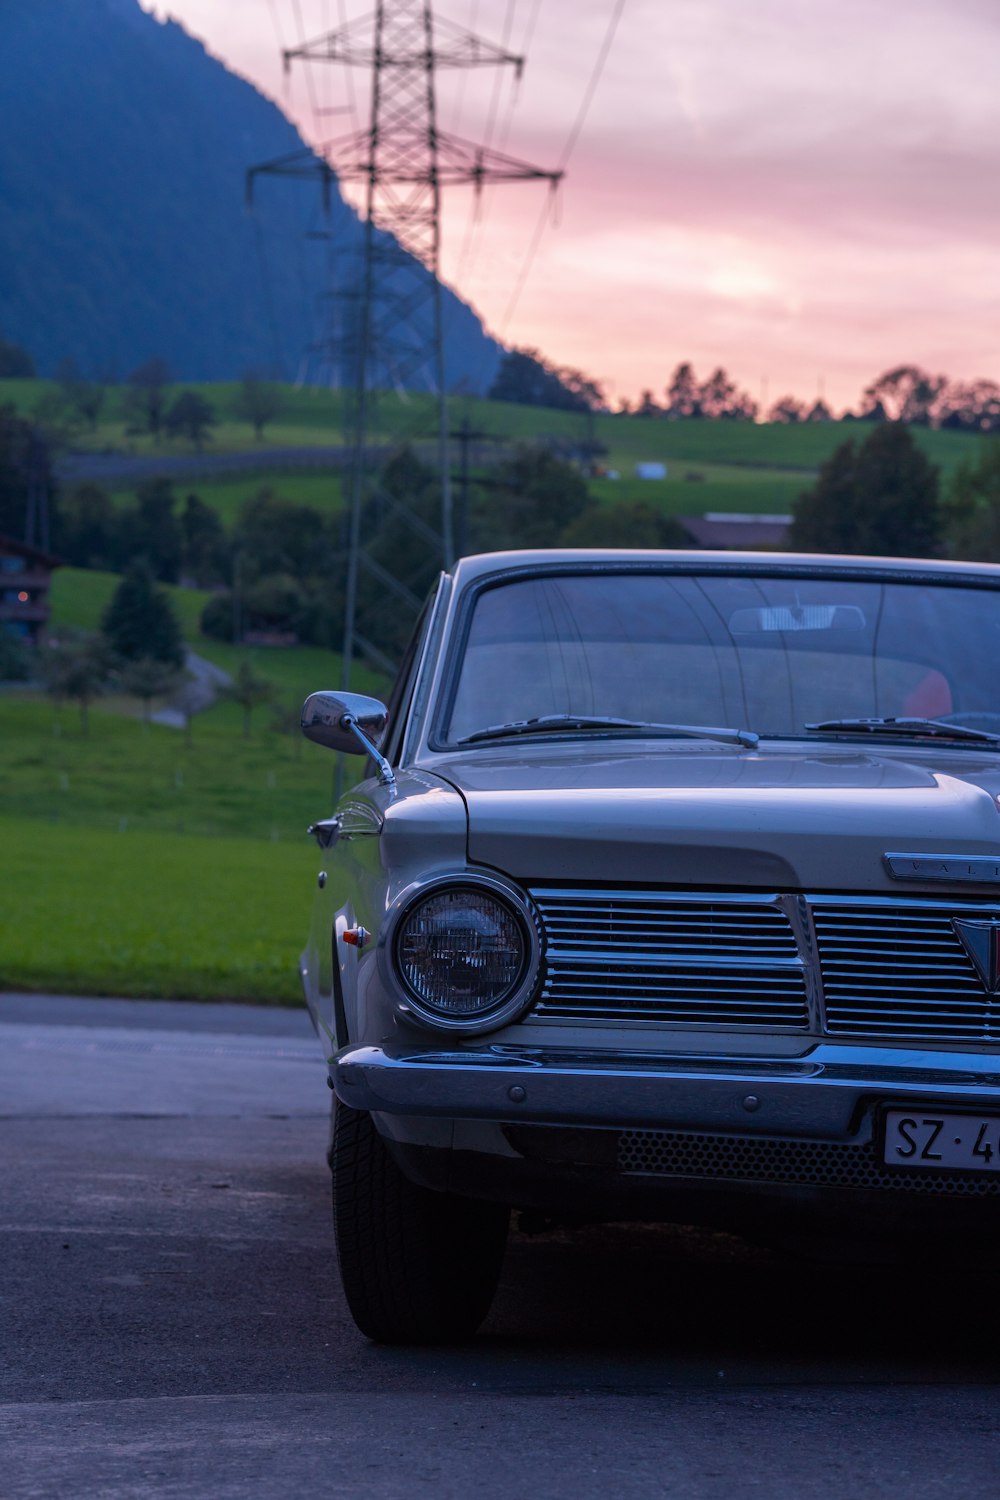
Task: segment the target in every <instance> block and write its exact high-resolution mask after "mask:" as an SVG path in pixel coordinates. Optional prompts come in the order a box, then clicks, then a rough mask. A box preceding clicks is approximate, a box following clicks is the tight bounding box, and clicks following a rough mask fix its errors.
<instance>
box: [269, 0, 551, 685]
mask: <svg viewBox="0 0 1000 1500" xmlns="http://www.w3.org/2000/svg"><path fill="white" fill-rule="evenodd" d="M283 59H284V64H285V68H286V70H287V69H288V68H289V67H290V66H291V64H292V62H293V61H295V60H301V61H303V62H305V63H307V64H309V63H313V62H317V63H318V62H323V63H338V64H346V65H347V66H350V67H361V68H368V69H370V70H371V73H372V89H371V110H370V119H369V125H368V128H367V129H366V130H359V131H354V132H352V133H351V134H349V135H345V136H342V137H339V138H337V139H335V140H332V141H329V142H327V143H326V144H325V145H324V146H322V147H320V148H318V150H313V149H312V148H304V149H303V150H301V151H297V152H293V153H291V154H290V155H287V156H283V157H279V158H277V159H276V160H274V161H270V162H264V163H262V164H260V165H259V166H256V167H254V168H252V169H251V171H250V173H249V179H248V181H249V185H250V186H251V187H252V183H253V181H254V179H255V178H257V177H259V176H267V175H270V176H282V177H297V178H306V179H313V180H316V179H318V181H319V183H320V185H321V188H322V191H323V199H324V203H325V205H326V206H327V207H328V208H329V205H330V200H331V196H332V185H333V183H334V181H335V180H339V181H341V182H362V183H364V184H365V185H366V202H365V217H364V250H363V256H362V265H361V272H360V276H359V277H358V278H357V281H356V284H355V285H354V286H353V287H351V288H349V289H348V293H347V297H348V308H349V310H348V314H347V316H346V317H345V318H344V320H343V322H344V323H345V324H346V325H347V328H348V330H349V331H348V333H347V334H346V336H345V335H342V341H343V348H344V353H345V356H346V358H347V360H348V361H349V367H350V370H351V379H350V381H349V382H348V389H350V390H353V398H352V400H351V403H350V411H349V420H350V429H351V442H352V449H353V453H352V465H351V488H350V544H349V558H348V572H347V591H346V605H345V620H344V645H343V651H344V666H343V682H342V686H343V687H344V688H347V687H349V686H350V676H351V665H352V661H353V657H354V653H355V650H356V649H359V650H361V651H363V652H364V654H365V655H366V656H367V657H368V658H369V659H370V660H371V661H372V662H373V663H375V664H376V665H377V666H379V667H381V668H382V669H383V670H392V667H393V665H394V664H393V663H392V662H391V661H390V660H389V658H388V657H387V655H386V653H385V652H384V651H382V650H381V649H380V648H379V647H378V646H377V645H376V644H375V643H374V642H373V641H371V640H369V639H367V638H366V637H365V635H364V634H363V633H362V632H361V631H360V630H359V629H358V622H357V605H358V575H359V572H360V571H361V570H362V569H367V570H368V571H369V572H370V573H371V574H372V575H373V576H374V577H375V578H376V579H377V581H378V583H379V584H380V586H382V587H383V588H384V589H387V590H388V591H389V592H391V593H394V594H395V595H396V596H397V597H398V598H400V599H402V600H404V602H405V603H406V604H407V605H408V606H409V607H410V608H412V609H414V610H415V609H416V608H418V607H419V604H420V601H419V600H418V599H417V598H416V597H415V595H414V594H413V592H412V590H410V589H409V588H408V586H407V585H406V583H405V581H404V580H402V579H399V578H396V577H393V576H392V575H391V574H390V573H389V572H388V571H387V570H386V569H385V568H384V567H383V566H382V565H381V564H378V563H376V562H375V560H374V559H373V558H371V557H369V556H368V555H367V554H366V551H365V547H364V545H363V539H362V536H361V517H362V509H363V505H364V501H365V498H366V492H367V491H368V490H369V489H372V488H374V489H375V492H376V493H377V484H374V485H373V479H374V476H373V474H372V469H373V467H374V462H373V460H374V457H375V455H374V454H373V444H372V442H371V436H372V434H373V432H374V430H375V422H374V398H375V393H376V391H377V390H378V389H379V388H382V389H386V388H391V387H395V388H397V389H403V390H407V389H409V390H413V389H418V388H419V387H420V386H421V384H425V385H426V386H427V387H428V388H429V389H430V390H431V391H432V392H433V393H434V395H435V396H436V407H437V424H436V425H437V436H436V446H437V461H438V470H439V474H440V485H441V510H440V534H434V535H431V536H430V537H428V527H427V525H426V523H425V522H424V521H422V520H421V518H420V517H419V516H417V515H416V513H415V512H414V511H412V510H411V509H410V508H409V507H407V506H406V505H405V504H404V503H403V502H402V501H400V500H399V498H398V497H395V496H392V497H389V496H383V497H382V498H383V499H384V501H385V508H384V511H383V514H385V515H386V516H387V517H388V518H389V519H390V520H391V521H392V522H393V523H396V522H397V521H398V522H399V524H401V525H406V526H408V527H409V528H410V529H411V530H412V531H413V532H414V533H416V534H418V535H420V536H421V537H422V539H423V540H424V541H425V542H426V541H428V540H430V541H432V542H433V544H434V545H435V546H436V548H437V549H438V550H439V551H440V554H441V558H442V561H443V563H444V565H445V566H449V565H450V564H451V563H452V562H453V560H454V518H453V515H452V496H451V477H450V467H449V455H448V437H449V432H448V396H447V383H446V375H445V339H444V327H443V316H442V289H441V283H440V280H439V271H440V250H441V190H442V188H444V187H453V186H470V185H471V186H472V187H473V188H474V189H475V191H476V193H477V194H479V193H481V191H482V189H483V187H484V185H486V184H487V183H501V182H523V181H530V180H543V181H546V182H548V183H549V184H550V186H551V187H552V188H555V186H556V185H557V184H558V182H559V180H560V179H561V177H562V175H563V174H562V172H550V171H545V170H544V169H542V168H540V167H534V166H531V165H530V164H529V163H527V162H522V161H518V160H516V159H515V158H513V157H510V156H506V155H504V154H503V153H502V152H499V151H493V150H490V149H488V148H485V147H481V146H477V145H476V144H474V143H473V142H471V141H467V140H464V139H462V138H460V137H458V136H455V135H452V134H449V133H447V132H444V131H442V130H440V129H439V128H438V122H437V98H436V89H435V74H436V71H437V69H439V68H449V69H452V68H481V67H497V66H504V65H507V66H513V67H514V68H515V69H516V70H517V73H518V76H519V75H520V72H521V69H522V68H523V66H524V59H523V58H522V57H518V56H516V55H515V54H514V53H512V52H508V51H506V50H504V49H503V48H501V47H497V46H494V45H493V44H492V43H490V42H487V41H485V40H483V39H482V38H481V37H478V36H476V35H475V34H474V33H472V32H470V31H466V30H465V29H464V28H462V27H459V26H456V25H454V24H453V23H452V22H450V21H448V20H445V19H443V18H441V17H435V16H434V14H433V9H432V4H431V0H377V3H376V8H375V13H374V17H371V16H368V17H366V18H365V19H364V20H358V21H353V22H350V23H348V24H347V25H345V26H342V27H340V28H339V29H338V30H335V31H331V32H329V33H327V34H326V35H325V36H322V37H320V38H319V39H317V40H316V41H313V42H308V43H305V44H303V45H302V46H300V47H295V48H289V49H286V50H285V51H284V53H283Z"/></svg>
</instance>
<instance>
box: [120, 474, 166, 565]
mask: <svg viewBox="0 0 1000 1500" xmlns="http://www.w3.org/2000/svg"><path fill="white" fill-rule="evenodd" d="M175 504H176V499H175V496H174V491H173V487H172V486H171V483H170V480H169V479H147V480H146V481H145V483H144V484H141V485H140V486H139V488H138V490H137V491H136V503H135V505H134V506H130V507H128V508H127V509H126V510H123V511H121V512H119V514H118V519H117V524H116V527H115V535H116V556H117V563H118V566H119V567H126V566H127V565H128V564H129V563H130V562H132V561H133V560H135V559H136V558H140V557H143V558H145V559H146V560H147V562H148V563H149V565H150V567H151V568H152V570H153V574H154V576H155V577H156V578H158V579H159V581H160V582H161V583H176V582H177V580H178V578H179V577H180V570H181V559H182V556H183V538H182V535H181V528H180V525H179V524H178V521H177V517H176V516H175V515H174V505H175Z"/></svg>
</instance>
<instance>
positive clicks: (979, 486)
mask: <svg viewBox="0 0 1000 1500" xmlns="http://www.w3.org/2000/svg"><path fill="white" fill-rule="evenodd" d="M944 525H945V539H946V543H947V551H948V555H949V556H950V557H961V558H964V559H966V560H968V561H971V562H1000V440H998V439H993V440H992V441H990V442H988V443H984V444H983V445H982V447H981V448H980V449H979V452H978V453H977V455H976V458H975V460H974V461H973V462H966V463H963V464H960V465H959V467H958V469H957V470H956V471H955V475H954V477H953V479H952V482H951V486H950V488H949V491H948V495H947V500H946V503H945V507H944Z"/></svg>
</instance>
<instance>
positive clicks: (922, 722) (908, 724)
mask: <svg viewBox="0 0 1000 1500" xmlns="http://www.w3.org/2000/svg"><path fill="white" fill-rule="evenodd" d="M805 727H806V729H813V730H819V731H820V732H823V731H824V730H825V731H827V732H828V733H836V732H837V730H840V729H843V730H854V729H860V730H862V731H863V732H866V733H868V734H908V735H912V736H914V737H920V736H922V735H927V736H929V737H930V738H931V739H936V740H978V741H980V742H981V743H984V744H988V745H1000V734H990V733H988V731H987V730H985V729H969V728H967V727H966V725H965V724H948V723H946V722H945V721H944V720H943V719H824V720H823V722H822V724H807V725H806V726H805Z"/></svg>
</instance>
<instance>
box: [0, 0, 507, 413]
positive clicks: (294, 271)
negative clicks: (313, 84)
mask: <svg viewBox="0 0 1000 1500" xmlns="http://www.w3.org/2000/svg"><path fill="white" fill-rule="evenodd" d="M0 96H2V97H3V98H4V99H5V101H6V105H7V108H6V116H7V122H8V128H7V129H6V130H5V131H4V132H3V134H2V136H0V205H2V210H0V212H2V219H0V333H2V334H3V335H4V336H5V337H7V338H11V339H14V340H15V341H16V342H18V343H20V344H23V345H24V346H25V347H26V348H28V349H29V350H31V352H32V353H33V354H34V356H35V359H36V361H37V363H38V366H39V369H40V371H41V373H51V372H52V371H53V369H54V368H55V366H56V365H57V364H58V362H59V361H60V359H63V358H65V357H67V356H69V357H72V358H74V359H75V360H76V361H77V362H78V364H79V365H80V366H81V368H83V369H84V371H86V372H88V373H92V374H97V373H104V372H107V373H114V374H116V375H118V376H122V375H124V374H126V373H127V372H128V371H129V370H131V369H132V368H134V367H135V366H136V365H137V364H139V363H141V362H142V361H143V360H145V359H148V358H150V357H151V356H154V355H156V356H160V357H162V358H164V359H166V360H167V361H168V363H169V364H170V366H171V368H172V370H173V372H174V374H175V376H177V377H178V378H180V379H189V380H193V379H205V380H210V379H225V378H233V377H234V376H238V375H240V374H241V373H242V372H243V371H245V370H247V369H249V368H261V369H264V368H266V369H269V370H274V371H275V373H277V374H280V375H282V376H284V377H285V378H294V377H295V376H296V375H297V374H299V373H300V371H301V370H302V369H303V359H304V357H305V351H306V350H307V348H308V347H309V345H310V344H313V345H314V344H315V342H316V339H317V336H318V333H319V329H320V326H321V321H322V319H323V318H324V316H328V313H327V314H324V312H323V306H324V304H323V301H322V299H321V297H320V293H321V292H322V291H323V289H324V287H325V286H327V285H328V284H329V276H330V270H329V265H328V260H329V256H330V250H331V246H330V244H328V243H326V242H324V241H322V240H319V239H316V238H311V239H310V238H307V234H308V233H309V232H310V231H311V232H312V233H313V234H315V232H316V231H324V230H326V229H327V228H329V230H330V231H331V232H332V234H333V236H334V239H333V242H332V249H333V253H334V270H335V274H339V275H340V277H341V278H343V277H344V276H345V275H348V274H349V269H348V268H349V266H350V265H352V264H356V255H357V250H358V246H359V244H360V237H361V227H360V225H359V224H358V221H357V218H356V216H355V215H354V213H353V212H352V210H350V209H349V208H348V207H347V206H346V205H345V204H344V203H343V201H342V200H341V199H340V198H339V196H338V195H336V193H335V194H334V200H333V204H332V207H331V214H330V221H329V224H328V225H327V224H326V223H325V222H324V221H323V218H322V213H321V209H320V203H319V189H318V187H313V186H312V185H311V184H306V183H294V182H288V181H284V180H279V179H272V178H269V179H266V180H264V181H262V182H261V183H260V184H259V186H258V191H257V192H256V195H255V206H254V209H253V211H252V213H250V212H248V211H247V209H246V206H245V201H244V180H245V173H246V169H247V167H248V166H251V165H253V164H255V163H259V162H262V161H266V160H269V159H271V158H273V157H277V156H280V155H282V154H285V153H287V152H291V151H295V150H296V149H298V148H299V147H301V145H302V141H301V138H300V137H299V135H298V133H297V131H296V130H295V128H294V127H293V126H292V125H291V124H290V123H289V121H288V120H287V119H286V118H285V117H284V115H283V114H282V113H281V111H280V110H279V109H278V108H277V107H276V106H275V105H274V104H272V103H271V102H270V101H268V100H267V99H265V98H264V97H263V95H261V94H260V93H258V92H257V90H256V89H254V88H253V86H252V85H251V84H249V83H247V82H246V81H245V80H243V79H241V78H239V77H237V76H236V75H235V74H233V73H231V72H229V71H228V70H227V69H226V68H225V67H224V65H223V64H222V63H220V62H219V61H217V60H216V59H215V58H213V57H211V56H210V55H209V54H208V53H207V52H206V51H205V49H204V47H203V46H202V44H201V43H200V42H198V41H197V40H195V39H194V38H193V37H191V36H189V35H188V33H187V32H186V31H185V30H184V29H183V28H182V27H181V26H179V25H177V24H176V23H174V22H169V21H168V22H166V23H161V22H159V21H157V20H156V19H154V18H153V17H152V16H150V15H147V14H146V13H145V12H144V11H143V10H141V9H140V7H139V5H138V3H137V0H3V4H0ZM447 297H448V306H447V323H446V326H447V329H448V345H449V347H448V357H447V367H448V368H447V380H448V384H449V385H454V384H456V383H457V382H458V381H460V380H461V381H468V382H469V383H470V384H471V385H472V386H473V387H474V388H477V389H484V388H485V386H487V385H488V384H489V382H490V380H491V379H492V376H493V373H494V371H495V368H496V364H497V359H498V351H497V346H496V345H495V343H494V342H493V341H492V340H490V339H488V338H487V337H486V335H485V334H484V332H483V329H482V326H481V324H480V323H479V320H478V319H477V318H476V316H475V314H474V313H473V312H472V311H471V309H469V308H468V307H466V306H465V305H464V304H462V303H461V302H459V301H458V300H457V299H456V298H454V297H452V296H451V294H450V293H449V294H447ZM306 369H307V375H309V376H311V377H312V378H320V377H321V376H322V375H323V373H324V372H323V370H322V366H321V362H320V361H319V360H318V359H317V358H316V357H315V356H314V357H313V358H312V359H311V361H308V362H307V366H306Z"/></svg>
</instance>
